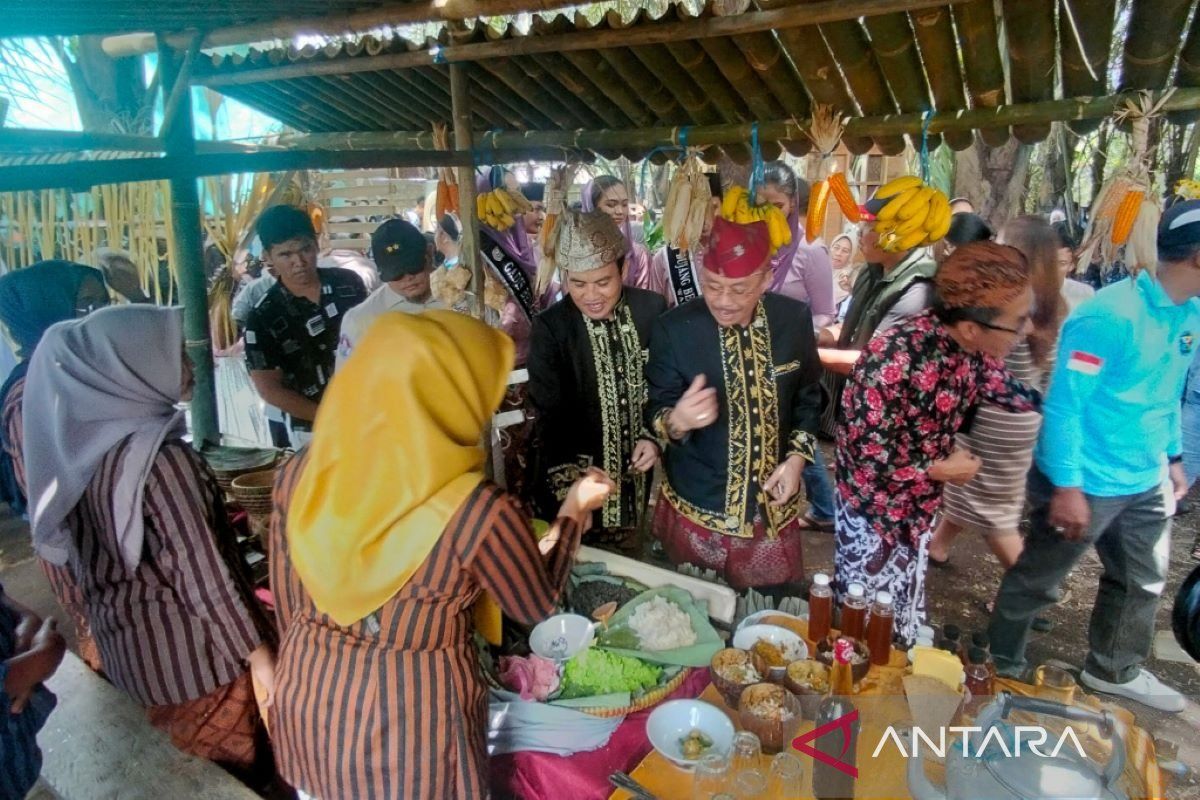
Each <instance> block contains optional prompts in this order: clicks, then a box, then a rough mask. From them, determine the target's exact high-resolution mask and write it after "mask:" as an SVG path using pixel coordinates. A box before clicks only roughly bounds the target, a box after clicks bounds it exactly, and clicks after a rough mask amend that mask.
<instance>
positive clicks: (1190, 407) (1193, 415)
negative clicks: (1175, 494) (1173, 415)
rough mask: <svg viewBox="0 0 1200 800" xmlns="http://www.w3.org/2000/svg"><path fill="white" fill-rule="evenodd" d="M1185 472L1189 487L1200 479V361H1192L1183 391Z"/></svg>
mask: <svg viewBox="0 0 1200 800" xmlns="http://www.w3.org/2000/svg"><path fill="white" fill-rule="evenodd" d="M1182 422H1183V424H1182V427H1183V471H1184V472H1186V473H1187V480H1188V486H1191V485H1192V484H1193V483H1195V482H1196V478H1200V359H1196V360H1194V361H1192V366H1191V368H1190V369H1189V370H1188V378H1187V388H1186V389H1184V390H1183V420H1182Z"/></svg>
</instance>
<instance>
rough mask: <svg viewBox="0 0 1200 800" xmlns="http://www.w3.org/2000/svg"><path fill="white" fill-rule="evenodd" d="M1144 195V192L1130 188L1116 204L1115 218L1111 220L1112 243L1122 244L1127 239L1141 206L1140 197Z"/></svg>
mask: <svg viewBox="0 0 1200 800" xmlns="http://www.w3.org/2000/svg"><path fill="white" fill-rule="evenodd" d="M1145 196H1146V193H1145V192H1140V191H1136V190H1131V191H1128V192H1126V193H1125V196H1124V197H1123V198H1121V204H1120V205H1119V206H1117V215H1116V218H1115V219H1114V220H1113V229H1112V243H1113V244H1115V245H1123V244H1125V242H1127V241H1129V234H1130V233H1131V232H1132V231H1133V222H1134V220H1136V219H1137V216H1138V211H1140V210H1141V207H1142V198H1144V197H1145Z"/></svg>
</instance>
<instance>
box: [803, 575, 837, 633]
mask: <svg viewBox="0 0 1200 800" xmlns="http://www.w3.org/2000/svg"><path fill="white" fill-rule="evenodd" d="M832 625H833V589H831V588H829V576H828V575H826V574H825V573H823V572H818V573H817V574H816V575H813V582H812V587H810V588H809V590H808V638H809V639H812V640H813V641H814V642H819V641H821V640H822V639H824V638H825V637H826V636H828V635H829V629H830V627H832Z"/></svg>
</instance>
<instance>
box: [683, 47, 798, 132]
mask: <svg viewBox="0 0 1200 800" xmlns="http://www.w3.org/2000/svg"><path fill="white" fill-rule="evenodd" d="M700 47H702V48H703V49H704V52H705V53H706V54H707V56H708V57H709V58H710V59H712V62H713V63H714V64H716V66H717V69H719V70H720V71H721V74H722V75H723V76H724V77H725V80H727V81H728V82H729V84H730V85H731V86H733V87H735V91H737V92H739V93H740V94H741V96H742V99H743V100H744V101H745V103H746V106H747V107H748V108H749V109H750V113H751V114H752V115H753V116H754V118H755V119H779V118H780V117H784V116H787V112H785V111H784V107H783V104H782V103H780V102H779V100H778V99H777V98H776V97H775V95H774V94H772V93H771V90H770V89H769V88H768V87H767V85H766V84H765V83H763V81H762V79H761V78H760V77H759V74H758V73H757V72H756V71H755V70H754V68H753V66H751V64H750V62H749V60H748V59H747V58H745V57H744V56H743V55H742V52H741V51H740V50H738V48H737V45H735V44H734V43H733V42H732V41H730V40H729V39H701V40H700Z"/></svg>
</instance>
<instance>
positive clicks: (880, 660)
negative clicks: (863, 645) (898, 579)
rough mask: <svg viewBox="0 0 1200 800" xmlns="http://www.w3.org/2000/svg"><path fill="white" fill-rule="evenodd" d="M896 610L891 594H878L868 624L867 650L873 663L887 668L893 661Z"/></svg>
mask: <svg viewBox="0 0 1200 800" xmlns="http://www.w3.org/2000/svg"><path fill="white" fill-rule="evenodd" d="M895 619H896V610H895V608H894V607H893V606H892V595H891V594H890V593H889V592H882V591H881V592H876V593H875V602H874V603H872V604H871V619H870V621H869V622H868V623H867V648H868V649H870V651H871V663H872V664H875V665H876V666H883V667H886V666H887V665H888V662H889V661H891V660H892V625H893V624H894V622H895Z"/></svg>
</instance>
